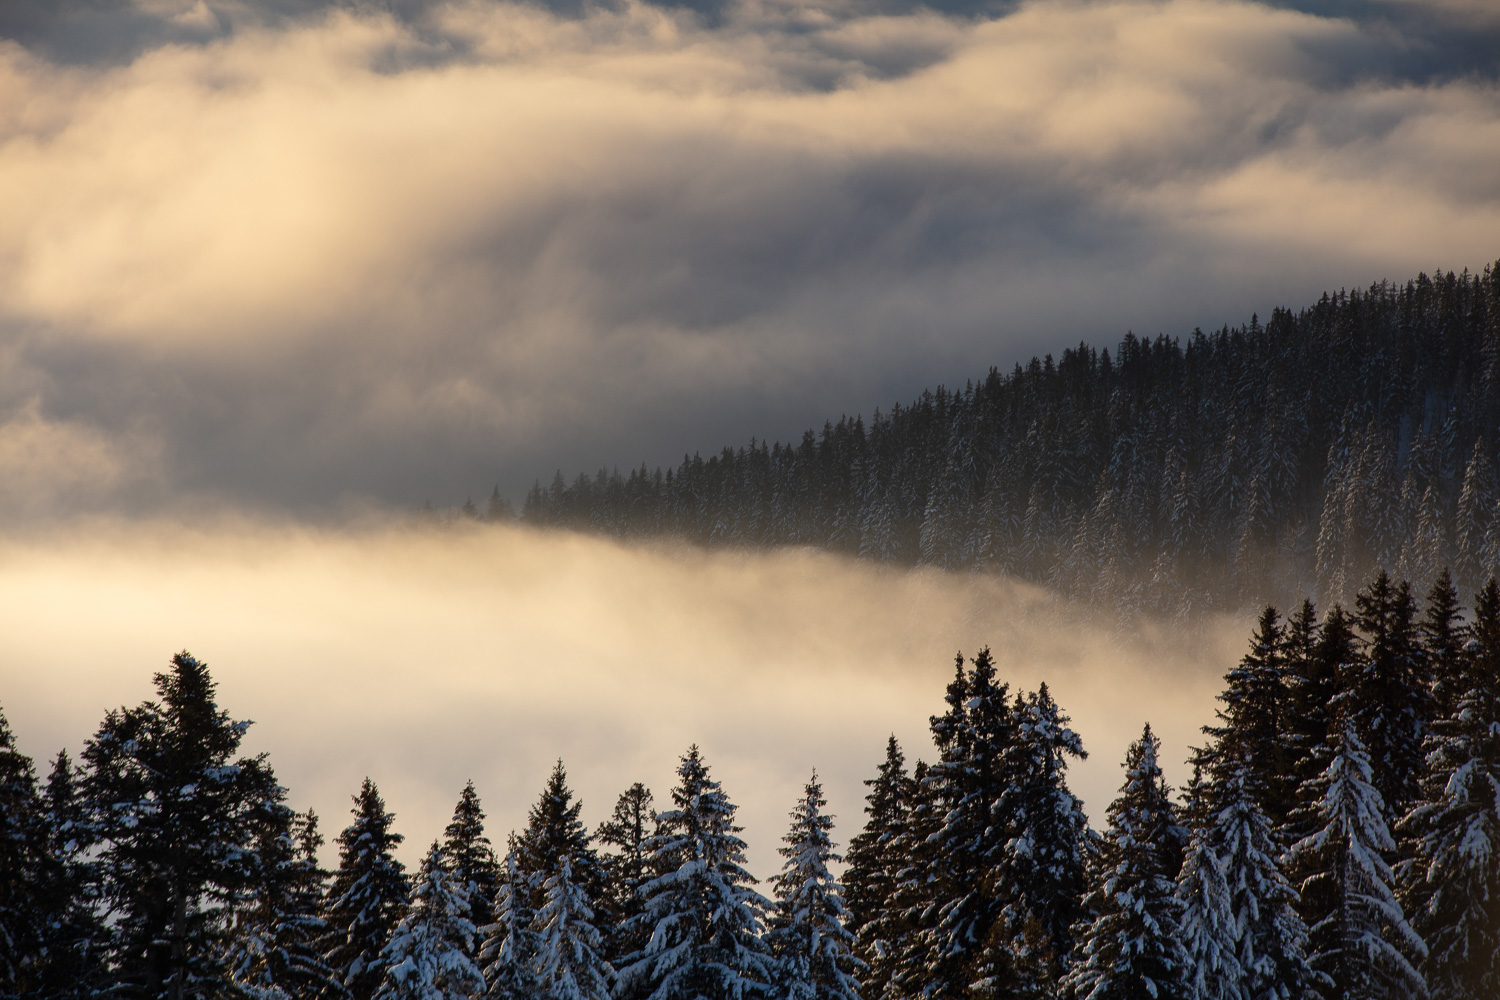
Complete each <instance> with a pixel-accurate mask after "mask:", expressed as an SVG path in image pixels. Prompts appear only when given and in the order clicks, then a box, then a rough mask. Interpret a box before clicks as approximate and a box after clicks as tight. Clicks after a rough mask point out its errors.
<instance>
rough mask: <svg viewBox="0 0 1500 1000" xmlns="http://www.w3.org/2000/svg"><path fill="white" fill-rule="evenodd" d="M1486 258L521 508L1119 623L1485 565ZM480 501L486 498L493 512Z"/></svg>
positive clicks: (1015, 374)
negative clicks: (845, 558) (942, 583)
mask: <svg viewBox="0 0 1500 1000" xmlns="http://www.w3.org/2000/svg"><path fill="white" fill-rule="evenodd" d="M1497 445H1500V264H1496V265H1493V266H1490V267H1486V268H1485V270H1484V272H1483V274H1479V275H1475V274H1470V273H1468V272H1467V271H1465V272H1464V273H1462V274H1453V273H1451V272H1450V273H1448V274H1440V275H1437V276H1435V277H1428V276H1427V275H1421V276H1419V277H1417V278H1416V279H1415V280H1412V281H1409V282H1407V283H1406V284H1404V285H1394V284H1390V283H1385V282H1382V283H1380V284H1377V285H1374V286H1372V287H1371V288H1370V289H1369V290H1368V291H1363V292H1360V291H1355V292H1339V293H1338V294H1325V295H1324V296H1323V297H1322V299H1320V300H1319V301H1318V302H1317V303H1316V304H1315V305H1313V306H1311V307H1309V308H1305V309H1302V310H1300V311H1292V310H1290V309H1276V310H1274V311H1273V312H1272V314H1271V316H1270V318H1269V319H1268V320H1267V321H1266V322H1265V323H1262V322H1261V321H1260V319H1259V318H1258V317H1252V318H1251V321H1250V323H1249V324H1248V325H1247V326H1242V327H1237V328H1230V327H1224V328H1222V329H1220V330H1218V331H1216V332H1213V333H1205V332H1203V331H1201V330H1195V331H1193V333H1192V335H1191V336H1189V337H1186V338H1182V339H1179V338H1171V337H1165V336H1160V337H1157V338H1156V339H1155V340H1150V339H1145V338H1141V337H1136V336H1134V335H1130V334H1127V335H1126V337H1125V339H1124V340H1123V341H1121V343H1120V344H1119V345H1118V346H1117V347H1116V348H1115V349H1114V350H1113V351H1110V350H1108V349H1096V348H1094V347H1091V346H1089V345H1086V344H1080V345H1079V346H1078V347H1077V348H1074V349H1070V350H1066V351H1064V352H1063V353H1062V356H1061V358H1057V359H1054V358H1053V357H1052V356H1050V355H1049V356H1048V357H1046V358H1043V359H1037V358H1033V359H1032V360H1031V362H1030V363H1029V364H1027V365H1024V366H1022V365H1019V364H1018V365H1016V367H1015V368H1014V370H1012V371H1011V372H1009V373H1008V374H1007V373H1003V372H1001V371H999V370H997V369H991V370H990V372H989V374H988V375H987V376H985V377H984V378H983V379H982V380H980V381H979V382H977V383H971V384H969V385H967V386H965V387H964V388H963V389H962V390H949V389H946V388H942V387H939V388H938V389H936V390H933V391H929V392H924V393H923V394H922V395H921V397H920V398H918V399H917V400H915V401H914V402H912V403H910V404H909V405H899V404H898V405H896V406H893V407H892V408H891V409H890V411H889V412H886V413H882V412H880V411H878V410H877V411H876V412H875V413H874V415H873V416H872V417H871V418H870V419H869V420H865V419H863V418H861V417H854V418H849V417H844V418H842V419H840V420H839V421H838V422H837V423H827V424H825V425H824V427H823V429H822V430H821V431H820V432H813V431H808V432H807V433H805V434H804V435H803V438H802V440H801V441H800V442H798V443H795V444H790V443H789V444H781V443H776V444H770V445H768V444H766V443H765V442H757V441H755V440H752V441H751V443H750V444H749V445H748V446H746V447H740V448H725V449H724V450H723V451H722V452H720V453H719V454H718V455H714V456H711V457H709V458H707V459H705V458H702V457H701V456H698V455H694V456H692V457H685V458H684V459H683V461H682V464H681V465H680V466H679V467H678V468H676V469H668V470H665V471H663V470H661V469H657V470H650V469H647V468H645V467H644V466H643V467H641V468H639V469H636V470H634V471H632V472H630V473H629V474H628V475H621V474H620V473H619V472H618V471H615V472H607V471H601V472H599V473H598V474H597V475H595V476H594V477H592V478H590V477H589V476H586V475H579V476H578V477H577V478H576V479H574V480H573V481H572V482H571V484H570V483H569V482H568V481H567V480H566V479H565V477H564V476H563V475H562V473H561V472H559V473H558V474H557V476H556V477H555V478H554V479H553V481H552V483H551V485H550V486H548V487H543V486H542V485H541V484H540V483H538V484H537V486H536V487H534V488H533V489H532V491H531V493H530V495H529V496H528V497H527V499H526V502H525V505H524V508H523V510H522V512H521V516H522V518H523V519H524V520H525V521H527V522H529V523H532V524H537V525H554V526H561V527H567V528H574V529H581V530H588V531H595V532H601V533H604V534H608V535H614V536H618V537H652V536H674V537H679V538H682V539H685V540H689V541H692V542H697V543H702V544H706V545H713V546H727V547H743V548H765V547H771V546H778V545H812V546H818V547H823V548H828V549H831V550H834V551H838V552H845V553H849V554H851V555H858V556H860V557H863V558H870V559H879V560H884V561H888V562H892V563H897V564H905V565H909V564H930V565H935V566H942V567H948V568H955V569H956V568H972V569H977V570H985V571H994V572H1003V573H1012V574H1016V575H1018V576H1021V577H1024V578H1026V579H1028V580H1031V581H1035V582H1037V583H1041V584H1045V585H1047V586H1050V587H1053V588H1055V589H1057V590H1059V591H1061V592H1062V593H1064V594H1067V595H1070V596H1073V597H1076V598H1080V599H1084V600H1089V601H1097V600H1104V601H1107V602H1110V603H1112V604H1113V605H1114V606H1115V607H1116V608H1117V609H1118V610H1119V611H1120V612H1121V613H1122V614H1123V615H1125V616H1126V617H1131V616H1134V615H1137V614H1141V613H1165V614H1169V615H1173V616H1178V617H1185V616H1191V615H1193V614H1196V613H1198V612H1200V611H1203V610H1210V609H1219V608H1227V607H1249V606H1254V605H1256V604H1258V603H1260V602H1262V601H1267V600H1274V601H1281V602H1283V603H1287V602H1293V601H1297V600H1300V599H1301V598H1302V597H1303V596H1306V595H1315V596H1319V597H1321V598H1323V599H1334V600H1347V599H1348V598H1349V597H1350V594H1351V591H1352V588H1353V587H1355V586H1357V585H1358V583H1359V581H1361V580H1364V579H1367V578H1368V577H1369V576H1370V575H1371V573H1372V572H1373V571H1374V570H1375V569H1376V568H1379V567H1388V568H1391V569H1392V570H1393V571H1394V572H1396V573H1398V574H1399V575H1402V576H1406V577H1410V578H1415V579H1430V578H1431V577H1433V576H1434V575H1435V574H1436V572H1437V571H1438V569H1440V568H1441V567H1443V566H1450V567H1452V570H1453V573H1454V576H1455V579H1456V582H1457V583H1458V585H1459V587H1460V588H1463V589H1465V590H1466V591H1470V590H1472V589H1473V588H1475V587H1477V586H1478V585H1479V584H1480V582H1481V581H1482V580H1483V579H1484V578H1485V577H1487V576H1488V575H1489V573H1490V572H1492V571H1493V568H1494V567H1495V566H1496V565H1500V516H1497V512H1496V504H1497V501H1500V489H1497V479H1496V455H1497ZM496 506H500V505H498V504H497V505H496Z"/></svg>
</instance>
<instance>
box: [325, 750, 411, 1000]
mask: <svg viewBox="0 0 1500 1000" xmlns="http://www.w3.org/2000/svg"><path fill="white" fill-rule="evenodd" d="M352 812H353V813H354V822H353V823H351V824H349V826H347V827H345V828H344V831H343V832H342V833H340V834H339V836H338V845H339V870H338V871H337V872H336V873H334V877H333V884H332V885H331V886H330V887H329V890H328V896H327V905H326V909H325V915H324V916H325V919H326V920H327V921H328V925H329V936H328V942H329V947H328V950H327V952H326V953H325V954H326V958H327V961H328V964H329V966H330V967H331V968H332V969H333V971H334V973H335V975H336V976H337V977H338V979H339V981H340V982H341V983H342V984H343V986H344V988H345V989H346V990H348V991H349V993H350V995H351V996H353V998H354V1000H370V998H371V997H373V996H374V995H375V991H376V990H378V989H379V988H380V985H381V983H383V982H384V981H385V973H386V965H385V957H384V953H385V946H386V945H387V944H389V943H390V939H391V932H392V931H394V930H395V929H396V924H397V923H399V922H400V920H401V917H402V915H403V914H404V913H405V912H406V907H407V903H408V901H409V898H410V893H411V889H410V885H409V883H408V880H407V876H406V866H405V865H403V864H402V863H401V862H400V861H397V860H396V857H395V854H394V851H395V849H396V847H397V846H398V845H399V844H400V843H401V841H402V840H403V839H404V838H403V837H402V836H401V834H399V833H397V832H395V831H394V830H392V829H391V825H392V823H393V822H394V821H395V818H396V817H395V814H393V813H390V812H387V811H386V808H385V802H384V800H382V799H381V797H380V792H379V790H378V789H377V788H376V787H375V783H374V782H373V781H371V780H370V779H369V778H366V779H365V780H364V784H362V785H361V786H360V789H359V794H358V795H356V796H354V808H353V810H352Z"/></svg>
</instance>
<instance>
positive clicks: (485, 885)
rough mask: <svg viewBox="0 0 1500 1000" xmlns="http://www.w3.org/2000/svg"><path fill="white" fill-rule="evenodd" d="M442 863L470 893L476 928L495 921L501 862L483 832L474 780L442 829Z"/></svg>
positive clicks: (471, 918) (460, 795)
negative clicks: (496, 894) (494, 910)
mask: <svg viewBox="0 0 1500 1000" xmlns="http://www.w3.org/2000/svg"><path fill="white" fill-rule="evenodd" d="M443 863H444V864H446V865H447V866H448V874H449V875H451V876H452V877H453V879H454V881H456V882H457V883H458V884H459V885H462V886H463V887H464V891H465V892H467V893H468V894H469V921H470V923H472V924H473V925H474V926H475V927H476V928H478V927H486V926H488V925H489V924H491V923H493V922H494V914H493V913H492V912H491V910H490V906H491V904H492V903H493V902H494V900H495V893H496V891H497V890H498V889H499V888H500V865H499V863H498V862H497V861H496V860H495V851H494V849H493V848H491V847H490V838H488V837H486V836H485V835H484V810H483V809H482V808H480V805H479V795H478V794H477V793H476V792H475V791H474V782H472V781H470V782H466V783H465V784H464V790H463V791H462V792H461V793H459V796H458V803H457V804H456V805H455V806H454V807H453V819H452V821H451V822H449V824H448V827H447V829H445V830H444V831H443ZM471 957H472V956H471Z"/></svg>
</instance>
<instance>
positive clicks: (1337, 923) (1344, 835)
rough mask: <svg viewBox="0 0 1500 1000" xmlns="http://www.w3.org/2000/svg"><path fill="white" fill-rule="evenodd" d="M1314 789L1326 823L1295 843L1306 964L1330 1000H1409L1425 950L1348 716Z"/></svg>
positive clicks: (1418, 983)
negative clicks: (1395, 882) (1390, 859)
mask: <svg viewBox="0 0 1500 1000" xmlns="http://www.w3.org/2000/svg"><path fill="white" fill-rule="evenodd" d="M1334 750H1335V752H1334V756H1333V758H1332V760H1331V761H1329V764H1328V768H1327V770H1326V771H1325V772H1324V773H1323V775H1322V776H1321V777H1320V778H1319V779H1318V781H1317V782H1316V783H1315V784H1314V786H1313V791H1314V792H1316V793H1317V796H1318V805H1317V815H1318V817H1319V819H1320V820H1321V823H1322V825H1321V827H1320V828H1319V829H1318V830H1317V831H1315V832H1314V833H1312V834H1311V835H1310V836H1308V837H1305V838H1304V839H1302V840H1300V841H1298V842H1297V843H1296V844H1295V845H1293V847H1292V860H1293V864H1294V865H1295V866H1296V868H1297V869H1298V871H1299V872H1300V873H1303V874H1302V885H1301V895H1302V911H1303V913H1304V915H1305V919H1306V921H1307V924H1308V927H1309V932H1308V937H1309V947H1308V961H1309V963H1310V964H1311V966H1312V968H1313V970H1314V972H1315V973H1316V974H1317V975H1318V978H1319V979H1320V980H1321V983H1322V991H1323V994H1322V995H1323V996H1324V997H1327V998H1329V1000H1332V998H1334V997H1339V998H1343V1000H1398V998H1399V1000H1406V998H1410V997H1414V996H1418V995H1420V994H1421V993H1422V991H1423V988H1424V987H1423V981H1422V976H1421V973H1419V972H1418V971H1417V969H1416V967H1415V966H1414V965H1413V964H1412V961H1411V959H1412V958H1419V957H1421V956H1422V955H1424V954H1425V953H1426V947H1425V946H1424V945H1423V943H1422V939H1421V938H1420V937H1419V936H1418V935H1417V933H1416V932H1415V931H1414V930H1413V929H1412V928H1411V926H1410V925H1409V924H1408V923H1407V921H1406V916H1405V914H1404V912H1403V911H1402V909H1401V904H1400V903H1399V902H1398V901H1397V899H1396V895H1395V893H1394V892H1393V891H1392V888H1391V886H1392V875H1391V869H1390V865H1389V864H1388V863H1387V861H1386V856H1387V855H1389V854H1391V853H1392V852H1394V851H1395V849H1396V843H1395V841H1394V840H1392V839H1391V834H1390V829H1389V827H1388V825H1387V823H1386V819H1385V803H1384V802H1383V801H1382V800H1381V798H1380V792H1379V791H1378V790H1377V789H1376V788H1375V786H1374V783H1373V771H1372V769H1371V767H1370V760H1369V756H1368V755H1367V754H1366V752H1365V748H1364V745H1363V744H1362V743H1361V742H1360V739H1359V736H1358V733H1357V732H1356V730H1355V728H1354V725H1353V723H1352V722H1348V721H1345V722H1344V724H1343V728H1342V731H1341V732H1340V733H1339V735H1338V737H1337V738H1336V739H1335V742H1334Z"/></svg>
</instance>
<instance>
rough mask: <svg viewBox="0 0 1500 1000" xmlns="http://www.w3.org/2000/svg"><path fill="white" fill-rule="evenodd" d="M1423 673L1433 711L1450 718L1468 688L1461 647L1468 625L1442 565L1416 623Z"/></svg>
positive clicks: (1456, 593) (1441, 716)
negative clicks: (1430, 695) (1464, 675)
mask: <svg viewBox="0 0 1500 1000" xmlns="http://www.w3.org/2000/svg"><path fill="white" fill-rule="evenodd" d="M1417 634H1418V637H1419V640H1420V654H1421V658H1422V661H1423V662H1422V668H1421V673H1422V675H1423V676H1424V677H1425V678H1427V680H1428V683H1430V685H1431V687H1432V700H1433V706H1432V710H1433V715H1434V717H1435V718H1451V717H1452V716H1453V715H1455V714H1456V713H1457V711H1458V702H1459V699H1460V698H1461V697H1462V696H1463V694H1464V692H1465V691H1466V690H1467V685H1466V684H1465V681H1464V677H1463V673H1464V670H1463V648H1464V644H1465V643H1466V642H1467V641H1468V629H1467V628H1466V627H1465V626H1464V623H1463V608H1461V607H1459V603H1458V591H1457V589H1456V588H1454V586H1453V578H1452V577H1451V576H1450V575H1449V573H1448V571H1447V570H1446V569H1445V570H1443V571H1442V573H1440V574H1439V575H1438V578H1437V580H1436V582H1434V583H1433V585H1432V590H1430V591H1429V592H1428V594H1427V607H1426V609H1425V610H1424V611H1423V613H1422V620H1421V622H1420V623H1418V625H1417Z"/></svg>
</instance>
